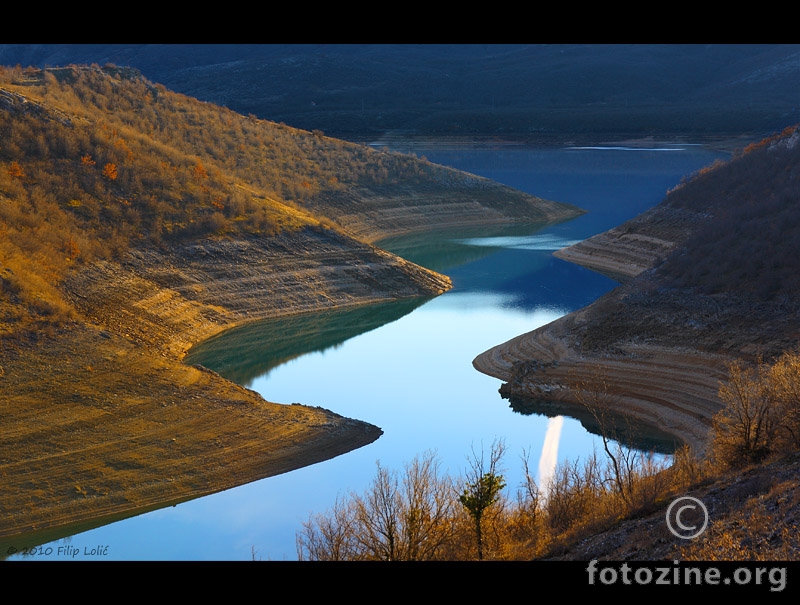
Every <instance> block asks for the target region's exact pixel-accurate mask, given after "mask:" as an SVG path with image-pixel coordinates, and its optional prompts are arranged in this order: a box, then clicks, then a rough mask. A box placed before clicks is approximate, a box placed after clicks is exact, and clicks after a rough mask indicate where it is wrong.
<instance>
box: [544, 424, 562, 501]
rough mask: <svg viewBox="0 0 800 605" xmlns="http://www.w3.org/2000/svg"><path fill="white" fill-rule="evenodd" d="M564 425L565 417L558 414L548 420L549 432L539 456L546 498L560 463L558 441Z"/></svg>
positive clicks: (546, 434) (545, 436)
mask: <svg viewBox="0 0 800 605" xmlns="http://www.w3.org/2000/svg"><path fill="white" fill-rule="evenodd" d="M563 426H564V417H563V416H556V417H555V418H550V420H549V421H548V422H547V432H546V433H545V435H544V444H543V445H542V456H541V457H540V458H539V489H540V490H541V493H542V495H543V496H544V497H545V498H546V497H547V493H548V491H549V490H550V482H551V481H552V480H553V475H554V474H555V471H556V466H557V465H558V442H559V440H560V439H561V428H562V427H563Z"/></svg>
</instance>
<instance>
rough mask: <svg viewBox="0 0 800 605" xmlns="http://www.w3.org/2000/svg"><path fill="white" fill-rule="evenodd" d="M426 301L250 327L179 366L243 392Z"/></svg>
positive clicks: (208, 344) (196, 351)
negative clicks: (196, 368)
mask: <svg viewBox="0 0 800 605" xmlns="http://www.w3.org/2000/svg"><path fill="white" fill-rule="evenodd" d="M428 300H429V299H427V298H413V299H406V300H399V301H390V302H385V303H376V304H372V305H363V306H358V307H355V308H346V309H337V310H332V311H323V312H321V313H307V314H302V315H296V316H293V317H280V318H276V319H271V320H265V321H258V322H253V323H250V324H246V325H244V326H241V327H238V328H233V329H231V330H226V331H225V332H222V333H221V334H218V335H217V336H214V337H213V338H210V339H208V340H206V341H205V342H202V343H200V344H199V345H197V346H195V347H193V348H192V349H191V350H190V351H189V353H188V354H187V355H186V358H185V359H184V362H185V363H187V364H190V365H194V364H201V365H203V366H205V367H207V368H210V369H212V370H214V371H215V372H218V373H219V374H221V375H222V376H224V377H225V378H227V379H228V380H232V381H233V382H235V383H237V384H240V385H242V386H248V385H249V384H251V383H252V381H253V380H255V379H256V378H258V377H260V376H263V375H265V374H268V373H269V371H270V370H272V369H273V368H274V367H276V366H278V365H280V364H282V363H285V362H287V361H289V360H291V359H294V358H296V357H299V356H301V355H305V354H306V353H315V352H320V351H325V350H326V349H330V348H332V347H336V346H339V345H341V344H342V343H343V342H345V341H346V340H349V339H350V338H353V337H354V336H358V335H360V334H364V333H366V332H369V331H371V330H374V329H375V328H379V327H380V326H383V325H385V324H387V323H390V322H393V321H395V320H397V319H400V318H401V317H403V316H404V315H407V314H408V313H410V312H411V311H413V310H414V309H416V308H417V307H419V306H420V305H422V304H424V303H425V302H427V301H428Z"/></svg>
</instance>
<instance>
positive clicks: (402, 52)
mask: <svg viewBox="0 0 800 605" xmlns="http://www.w3.org/2000/svg"><path fill="white" fill-rule="evenodd" d="M70 63H82V64H91V63H98V64H100V65H103V64H105V63H112V64H115V65H120V66H123V65H124V66H131V67H135V68H137V69H139V70H141V72H142V73H143V74H144V75H145V76H146V77H147V78H148V79H150V80H153V81H155V82H159V83H161V84H164V85H165V86H167V87H168V88H170V89H172V90H175V91H178V92H182V93H184V94H188V95H191V96H194V97H197V98H199V99H202V100H205V101H209V102H212V103H215V104H219V105H224V106H227V107H229V108H231V109H233V110H235V111H237V112H240V113H244V114H249V113H252V114H254V115H256V116H258V117H260V118H263V119H268V120H272V121H276V122H285V123H286V124H288V125H290V126H293V127H296V128H301V129H304V130H322V131H324V132H325V133H326V134H328V135H330V136H334V137H337V138H343V139H346V140H357V141H369V140H372V139H375V138H379V137H381V136H383V135H385V134H386V133H392V132H396V131H400V132H401V133H402V134H403V135H406V136H408V135H414V136H421V137H435V136H439V137H441V136H460V137H482V138H483V137H499V138H510V139H525V140H544V141H546V140H549V139H551V138H553V137H574V138H587V139H592V138H594V139H597V138H602V137H643V136H685V135H688V134H691V135H694V136H701V135H702V136H709V137H714V136H730V135H737V136H738V135H744V134H749V135H751V136H756V137H758V136H766V135H767V134H769V133H771V132H775V131H778V130H781V129H782V128H784V127H785V126H787V125H790V124H793V123H795V122H798V121H800V45H793V44H788V45H787V44H733V45H726V44H719V45H713V44H711V45H704V44H539V45H536V44H474V45H471V44H441V45H436V44H408V45H403V44H384V45H382V44H264V45H258V44H238V45H237V44H6V45H0V64H5V65H16V64H20V65H22V66H23V67H24V66H26V65H36V66H39V67H44V66H57V65H67V64H70Z"/></svg>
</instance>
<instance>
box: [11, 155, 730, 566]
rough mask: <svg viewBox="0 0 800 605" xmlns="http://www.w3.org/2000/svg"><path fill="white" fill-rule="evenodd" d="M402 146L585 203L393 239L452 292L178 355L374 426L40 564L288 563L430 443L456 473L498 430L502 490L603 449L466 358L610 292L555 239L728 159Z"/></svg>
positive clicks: (574, 424) (628, 213)
mask: <svg viewBox="0 0 800 605" xmlns="http://www.w3.org/2000/svg"><path fill="white" fill-rule="evenodd" d="M403 151H411V150H403ZM413 152H414V153H416V154H418V155H420V156H422V155H424V156H425V157H427V158H428V159H429V160H430V161H432V162H436V163H439V164H445V165H448V166H453V167H455V168H459V169H462V170H466V171H468V172H472V173H475V174H478V175H481V176H485V177H488V178H491V179H494V180H496V181H499V182H501V183H505V184H507V185H510V186H512V187H515V188H517V189H520V190H522V191H526V192H529V193H532V194H535V195H538V196H540V197H544V198H548V199H552V200H556V201H562V202H568V203H571V204H575V205H577V206H580V207H581V208H584V209H586V210H588V213H587V214H585V215H583V216H581V217H579V218H577V219H574V220H572V221H569V222H566V223H562V224H558V225H554V226H550V227H547V228H541V227H535V226H527V227H525V228H514V229H498V230H480V231H475V230H472V231H468V232H451V233H439V234H427V235H425V236H416V237H407V238H397V239H393V240H387V241H385V242H382V243H381V245H383V246H384V247H386V248H387V249H390V250H392V251H394V252H397V253H399V254H401V255H403V256H405V257H406V258H409V259H410V260H414V261H416V262H419V263H421V264H424V265H425V266H428V267H430V268H432V269H435V270H438V271H441V272H444V273H446V274H447V275H449V276H450V277H451V278H452V280H453V284H454V287H453V289H452V290H451V291H449V292H447V293H445V294H443V295H441V296H439V297H436V298H433V299H430V300H416V301H400V302H397V303H384V304H380V305H374V306H370V307H363V308H359V309H350V310H340V311H331V312H327V313H322V314H314V315H313V316H305V317H298V318H293V319H288V320H287V319H284V320H281V321H280V322H277V323H276V322H272V323H270V322H263V323H260V324H253V325H251V326H246V327H244V328H241V329H239V330H236V331H231V332H230V333H225V334H223V335H220V336H218V337H216V338H214V339H212V340H210V341H208V342H207V343H202V344H201V345H199V346H198V347H196V348H195V349H193V350H192V351H191V352H190V356H189V357H187V362H188V363H203V365H206V366H208V367H210V368H212V369H215V370H217V371H219V372H220V373H221V374H223V375H225V376H228V377H229V378H231V379H232V380H235V381H237V382H239V383H240V384H243V385H245V386H247V387H248V388H251V389H254V390H256V391H258V392H259V393H261V394H262V395H263V396H264V398H265V399H268V400H270V401H275V402H279V403H292V402H301V403H304V404H308V405H319V406H322V407H325V408H328V409H331V410H333V411H335V412H337V413H339V414H342V415H344V416H350V417H353V418H358V419H361V420H365V421H367V422H370V423H372V424H375V425H377V426H379V427H381V428H382V429H383V431H384V434H383V436H382V437H381V438H380V439H378V440H377V441H376V442H374V443H373V444H370V445H369V446H366V447H363V448H360V449H358V450H356V451H353V452H350V453H348V454H345V455H342V456H339V457H337V458H334V459H333V460H329V461H326V462H323V463H319V464H316V465H313V466H310V467H306V468H303V469H299V470H297V471H293V472H290V473H287V474H285V475H280V476H277V477H271V478H268V479H264V480H261V481H257V482H254V483H251V484H248V485H245V486H241V487H238V488H235V489H231V490H227V491H225V492H221V493H219V494H214V495H211V496H207V497H204V498H199V499H196V500H193V501H190V502H186V503H183V504H180V505H177V506H174V507H168V508H164V509H160V510H156V511H153V512H149V513H146V514H142V515H139V516H137V517H133V518H130V519H126V520H123V521H119V522H116V523H112V524H110V525H106V526H104V527H100V528H97V529H94V530H91V531H88V532H84V533H81V534H77V535H74V536H72V537H70V538H66V539H63V540H58V541H56V542H53V543H51V544H47V545H44V546H42V547H40V548H39V549H37V555H36V557H35V558H36V559H49V560H64V559H67V558H72V554H73V553H77V555H75V560H87V559H94V560H97V559H102V560H173V561H175V560H186V561H192V560H250V559H251V558H256V559H262V560H294V559H296V558H297V552H296V547H295V537H296V533H297V532H298V531H299V530H300V529H302V523H303V521H306V520H307V519H308V518H309V515H310V514H315V513H322V512H324V511H325V510H326V509H328V508H329V507H330V506H332V505H333V503H334V501H335V499H336V497H337V495H340V494H346V493H348V492H351V491H355V492H358V493H361V492H362V491H363V490H364V489H365V488H366V487H367V485H368V484H369V482H370V480H371V479H372V478H373V476H374V474H375V470H376V461H380V464H381V466H383V467H385V468H390V469H396V470H398V471H400V470H402V467H403V465H404V464H405V463H407V462H410V461H411V460H412V459H413V458H414V457H415V456H417V455H420V454H422V453H424V452H425V451H428V450H434V451H435V452H436V453H437V456H438V458H439V460H440V462H441V464H442V469H443V470H446V471H447V472H449V473H450V474H452V475H454V476H455V475H458V474H459V473H462V472H464V471H465V470H466V469H467V466H468V457H469V456H470V454H471V452H472V450H473V449H476V450H480V449H481V448H483V449H486V450H488V448H489V447H490V446H491V444H492V442H493V441H494V440H496V439H503V440H504V442H505V445H506V451H507V454H506V457H505V458H504V464H503V470H504V473H505V477H506V482H507V484H508V486H509V488H508V489H509V495H511V496H513V493H514V491H515V489H516V487H517V485H518V484H519V483H520V482H521V481H522V463H521V456H523V455H527V456H528V459H529V461H530V468H531V469H532V470H536V473H537V476H536V479H537V482H538V483H540V484H541V482H542V481H543V480H544V479H545V477H546V475H547V474H548V473H549V472H551V471H552V469H553V466H554V465H555V464H557V463H558V462H559V461H565V460H576V459H582V458H585V457H586V456H587V455H590V454H591V453H592V451H593V450H594V449H598V451H599V449H600V447H601V446H600V445H599V443H600V442H599V439H598V438H597V437H595V436H593V435H591V434H590V433H588V432H587V431H586V430H584V428H583V427H582V425H581V424H580V422H578V421H576V420H573V419H571V418H564V417H556V418H548V417H546V416H542V415H537V414H529V415H523V414H520V413H517V412H514V411H513V410H512V409H511V408H510V407H509V404H508V402H507V401H506V400H503V399H502V398H501V397H500V395H499V394H498V388H499V387H500V382H499V381H498V380H496V379H494V378H491V377H488V376H485V375H483V374H480V373H479V372H477V371H476V370H474V369H473V367H472V360H473V359H474V358H475V356H476V355H478V354H479V353H481V352H483V351H484V350H486V349H488V348H490V347H492V346H494V345H497V344H500V343H502V342H504V341H506V340H508V339H510V338H512V337H514V336H517V335H519V334H522V333H524V332H528V331H530V330H533V329H535V328H537V327H539V326H542V325H545V324H546V323H549V322H551V321H553V320H555V319H557V318H559V317H561V316H562V315H564V314H566V313H569V312H570V311H573V310H576V309H578V308H580V307H583V306H585V305H587V304H589V303H591V302H592V301H593V300H595V299H596V298H598V297H599V296H601V295H602V294H604V293H605V292H608V291H609V290H611V289H612V288H614V287H615V286H616V282H614V281H613V280H611V279H608V278H606V277H603V276H601V275H598V274H596V273H594V272H592V271H589V270H586V269H583V268H581V267H578V266H576V265H573V264H571V263H567V262H565V261H561V260H559V259H556V258H554V257H553V256H552V252H553V251H555V250H557V249H559V248H561V247H564V246H567V245H569V244H571V243H574V242H576V241H580V240H582V239H585V238H587V237H589V236H591V235H594V234H596V233H600V232H602V231H605V230H607V229H609V228H611V227H614V226H616V225H618V224H620V223H622V222H624V221H625V220H627V219H629V218H631V217H633V216H635V215H637V214H639V213H640V212H642V211H644V210H646V209H647V208H650V207H651V206H653V205H655V204H657V203H658V202H659V201H661V200H662V199H663V197H664V195H665V193H666V191H667V190H668V189H669V188H671V187H673V186H675V185H676V184H677V183H678V182H679V181H680V180H681V178H682V177H684V176H686V175H688V174H690V173H692V172H693V171H695V170H697V169H699V168H701V167H703V166H705V165H707V164H710V163H711V162H712V161H713V160H714V159H716V158H718V157H723V156H722V154H719V153H716V152H713V151H711V150H709V149H706V148H704V147H702V146H699V145H653V146H652V147H651V148H649V149H642V148H625V147H613V146H612V147H592V148H569V147H567V148H561V149H530V148H524V147H514V146H508V147H502V146H501V147H496V148H479V149H466V148H459V149H436V148H431V149H422V148H415V149H413ZM11 558H12V559H18V558H22V557H20V556H19V555H16V556H14V557H11ZM29 558H30V557H29Z"/></svg>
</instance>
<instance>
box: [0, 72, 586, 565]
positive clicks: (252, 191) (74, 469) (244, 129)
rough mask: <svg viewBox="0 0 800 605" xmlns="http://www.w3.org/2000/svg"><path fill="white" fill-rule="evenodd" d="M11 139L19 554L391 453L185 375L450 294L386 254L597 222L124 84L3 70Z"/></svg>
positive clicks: (3, 464)
mask: <svg viewBox="0 0 800 605" xmlns="http://www.w3.org/2000/svg"><path fill="white" fill-rule="evenodd" d="M0 133H1V134H0V140H2V145H1V146H0V233H2V239H0V350H1V351H2V356H1V357H0V384H2V390H3V398H2V401H0V414H2V417H3V430H2V432H0V441H1V442H2V443H0V475H2V477H3V485H4V487H5V489H4V492H3V496H2V497H0V542H2V544H3V549H2V550H3V552H6V551H7V550H6V547H7V546H9V545H10V546H13V547H15V548H21V547H23V546H26V545H28V546H30V545H32V544H36V543H41V542H43V541H47V540H52V539H54V538H56V537H59V536H64V535H70V534H71V533H75V532H76V531H78V529H85V528H88V527H91V526H93V525H97V524H102V523H105V522H107V521H108V520H109V519H114V518H121V517H125V516H129V515H133V514H138V513H140V512H142V511H144V510H147V509H149V508H154V507H160V506H164V505H167V504H170V503H175V502H178V501H181V500H185V499H187V498H194V497H198V496H200V495H205V494H208V493H213V492H216V491H220V490H222V489H227V488H230V487H233V486H235V485H241V484H243V483H246V482H249V481H254V480H256V479H260V478H263V477H266V476H270V475H274V474H277V473H282V472H286V471H288V470H291V469H294V468H298V467H300V466H304V465H307V464H311V463H313V462H317V461H320V460H324V459H327V458H330V457H333V456H336V455H339V454H341V453H344V452H346V451H350V450H352V449H354V448H357V447H360V446H363V445H365V444H367V443H370V442H372V441H374V440H375V439H377V438H378V437H379V436H380V434H381V430H380V428H378V427H374V426H371V425H368V424H366V423H363V422H361V421H358V420H352V419H347V418H342V417H341V416H339V415H337V414H336V413H335V412H332V411H328V410H324V409H321V408H310V407H307V406H303V405H291V406H288V405H279V404H276V403H271V402H267V401H265V400H263V399H262V398H261V397H260V396H259V395H257V394H256V393H254V392H252V391H249V390H247V389H243V388H241V387H239V386H237V385H234V384H233V383H231V382H229V381H227V380H225V379H223V378H221V377H220V376H219V375H217V374H215V373H214V372H210V371H208V370H206V369H204V368H202V367H193V366H189V365H186V364H183V363H182V359H183V357H184V355H185V353H186V351H187V350H188V348H189V347H191V346H192V345H193V344H195V343H198V342H200V341H202V340H204V339H205V338H208V337H210V336H211V335H213V334H216V333H218V332H220V331H222V330H223V329H225V328H227V327H231V326H236V325H239V324H242V323H245V322H249V321H253V320H257V319H261V318H266V317H279V316H289V315H292V314H297V313H301V312H307V311H315V310H322V309H332V308H344V307H348V306H349V307H352V306H356V305H364V304H367V303H373V302H377V301H387V300H398V299H414V298H424V297H430V296H435V295H437V294H440V293H441V292H443V291H445V290H447V289H448V288H449V287H450V281H449V279H448V278H447V277H446V276H443V275H440V274H437V273H435V272H433V271H430V270H428V269H425V268H423V267H420V266H418V265H415V264H413V263H410V262H408V261H406V260H404V259H402V258H400V257H398V256H396V255H393V254H390V253H388V252H386V251H384V250H381V249H379V248H376V247H375V246H373V245H372V244H371V243H370V242H372V241H376V240H377V239H379V238H380V237H383V236H385V235H391V234H395V233H398V232H407V231H415V230H426V229H432V228H434V227H442V226H445V227H446V226H448V225H451V226H453V225H458V224H464V223H465V222H466V223H470V224H508V223H514V222H526V223H527V222H541V221H548V220H553V221H558V220H566V219H567V218H569V217H572V216H575V215H576V214H578V213H580V211H579V210H578V209H576V208H573V207H570V206H566V205H561V204H557V203H554V202H549V201H546V200H541V199H539V198H535V197H533V196H529V195H525V194H522V193H520V192H517V191H514V190H511V189H509V188H507V187H503V186H500V185H498V184H495V183H492V182H489V181H487V180H485V179H481V178H478V177H475V176H473V175H469V174H465V173H462V172H458V171H455V170H451V169H448V168H444V167H439V166H435V165H433V164H431V163H430V162H427V161H425V160H424V159H420V158H416V157H414V156H409V155H402V154H392V153H386V152H381V151H375V150H372V149H370V148H368V147H364V146H362V145H356V144H352V143H346V142H344V141H338V140H335V139H331V138H329V137H326V136H324V135H322V134H321V133H311V132H306V131H301V130H296V129H293V128H289V127H287V126H284V125H279V124H274V123H270V122H266V121H263V120H258V119H255V118H253V117H245V116H241V115H239V114H236V113H235V112H233V111H230V110H227V109H224V108H220V107H217V106H214V105H211V104H208V103H203V102H200V101H197V100H195V99H192V98H190V97H186V96H183V95H180V94H177V93H173V92H171V91H169V90H167V89H166V88H165V87H163V86H161V85H156V84H153V83H152V82H150V81H148V80H146V79H144V78H143V77H142V76H141V75H140V74H139V73H138V72H136V71H135V70H132V69H129V68H118V67H115V66H106V67H104V68H102V69H101V68H99V67H97V66H93V67H85V66H69V67H63V68H54V69H47V70H39V69H35V68H26V69H22V68H9V69H0ZM454 208H457V209H458V211H457V212H453V209H454Z"/></svg>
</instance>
